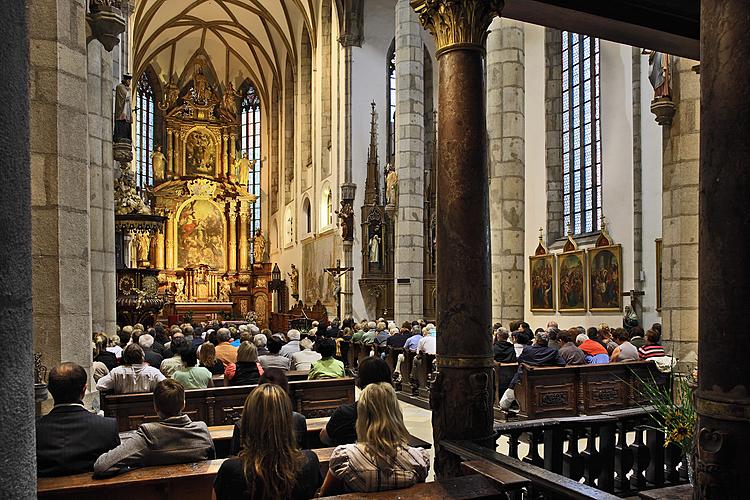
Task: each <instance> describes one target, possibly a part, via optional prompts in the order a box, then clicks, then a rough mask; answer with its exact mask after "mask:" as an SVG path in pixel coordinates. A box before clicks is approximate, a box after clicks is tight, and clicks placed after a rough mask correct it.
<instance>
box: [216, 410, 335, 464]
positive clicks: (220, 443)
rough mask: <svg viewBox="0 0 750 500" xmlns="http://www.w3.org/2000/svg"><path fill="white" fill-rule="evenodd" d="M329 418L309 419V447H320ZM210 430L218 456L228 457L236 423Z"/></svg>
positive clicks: (306, 441) (307, 441) (217, 426)
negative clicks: (321, 437) (322, 433)
mask: <svg viewBox="0 0 750 500" xmlns="http://www.w3.org/2000/svg"><path fill="white" fill-rule="evenodd" d="M328 420H329V417H321V418H308V419H307V438H306V440H305V443H307V446H308V447H309V448H317V447H320V431H322V430H323V429H325V427H326V424H328ZM208 432H209V433H210V434H211V439H213V441H214V447H215V448H216V457H217V458H225V457H228V456H229V450H230V448H231V443H232V434H233V433H234V424H231V425H214V426H211V427H209V428H208Z"/></svg>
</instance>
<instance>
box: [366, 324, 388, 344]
mask: <svg viewBox="0 0 750 500" xmlns="http://www.w3.org/2000/svg"><path fill="white" fill-rule="evenodd" d="M380 326H382V328H385V323H382V324H381V325H380ZM377 336H378V323H376V322H374V321H370V322H369V323H367V331H366V332H365V334H364V335H362V345H372V344H374V343H375V338H376V337H377Z"/></svg>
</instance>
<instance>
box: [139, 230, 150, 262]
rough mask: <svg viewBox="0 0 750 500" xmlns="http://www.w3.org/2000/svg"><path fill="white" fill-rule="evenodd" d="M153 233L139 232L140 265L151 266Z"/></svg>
mask: <svg viewBox="0 0 750 500" xmlns="http://www.w3.org/2000/svg"><path fill="white" fill-rule="evenodd" d="M150 254H151V235H150V234H149V233H139V234H138V267H151V257H150Z"/></svg>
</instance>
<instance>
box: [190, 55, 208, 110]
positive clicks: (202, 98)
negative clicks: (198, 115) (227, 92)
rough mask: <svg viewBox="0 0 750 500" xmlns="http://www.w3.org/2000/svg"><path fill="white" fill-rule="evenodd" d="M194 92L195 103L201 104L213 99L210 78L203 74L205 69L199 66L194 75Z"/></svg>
mask: <svg viewBox="0 0 750 500" xmlns="http://www.w3.org/2000/svg"><path fill="white" fill-rule="evenodd" d="M193 91H194V92H195V101H196V102H199V103H205V102H208V99H209V97H211V92H212V89H211V86H210V85H209V84H208V78H206V75H204V74H203V67H202V66H201V65H200V64H199V65H198V66H196V69H195V74H194V75H193Z"/></svg>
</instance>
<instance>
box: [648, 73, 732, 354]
mask: <svg viewBox="0 0 750 500" xmlns="http://www.w3.org/2000/svg"><path fill="white" fill-rule="evenodd" d="M695 64H696V62H695V61H691V60H688V59H681V58H676V60H675V65H674V84H673V94H674V97H673V101H674V103H675V105H676V107H677V110H676V113H675V116H674V119H673V121H672V125H671V126H665V127H664V129H663V147H664V157H663V180H662V182H663V183H662V186H663V192H662V214H663V218H662V245H663V249H662V273H663V281H662V311H661V313H662V321H663V325H662V332H663V338H664V340H665V341H666V343H667V344H671V345H672V348H673V353H674V355H675V356H676V357H677V358H678V359H679V360H680V361H683V362H687V363H694V362H695V360H696V356H697V349H698V345H697V342H698V167H699V157H700V155H699V148H700V84H699V82H700V77H699V76H698V75H697V74H696V73H695V72H694V71H693V69H692V68H693V66H695ZM728 201H729V202H731V200H728ZM647 326H648V325H647Z"/></svg>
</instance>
